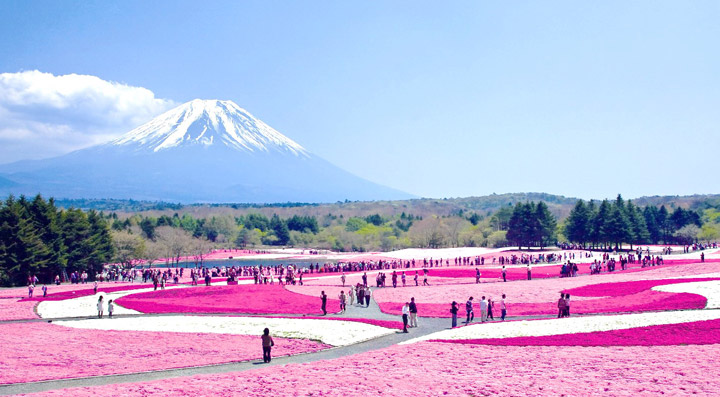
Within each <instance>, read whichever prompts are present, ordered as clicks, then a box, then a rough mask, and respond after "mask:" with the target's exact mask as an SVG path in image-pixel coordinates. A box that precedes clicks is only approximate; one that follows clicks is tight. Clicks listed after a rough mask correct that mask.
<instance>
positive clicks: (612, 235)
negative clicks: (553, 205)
mask: <svg viewBox="0 0 720 397" xmlns="http://www.w3.org/2000/svg"><path fill="white" fill-rule="evenodd" d="M702 226H703V220H702V216H701V215H700V214H699V213H698V212H696V211H693V210H686V209H683V208H681V207H677V208H675V209H674V210H673V211H672V212H670V211H668V209H667V208H666V207H665V206H664V205H662V206H660V208H658V207H656V206H653V205H648V206H646V207H644V208H641V207H638V206H636V205H635V204H633V202H632V201H631V200H627V201H625V200H623V198H622V196H621V195H618V196H617V199H616V200H614V201H608V200H603V201H602V202H600V204H599V205H598V204H596V203H595V202H594V201H592V200H590V201H589V202H587V203H586V202H585V201H583V200H578V201H577V203H576V204H575V206H574V207H573V209H572V211H570V215H569V216H568V218H567V219H566V221H565V232H564V234H565V237H566V238H567V240H568V241H569V242H572V243H575V244H579V245H582V246H586V245H589V246H591V247H611V246H613V245H614V246H615V247H616V248H617V247H619V245H620V244H622V243H629V244H659V243H663V244H692V243H693V242H696V241H697V240H698V239H704V238H705V237H710V238H712V235H704V234H703V233H702V229H701V227H702ZM705 230H710V229H708V228H706V229H705ZM715 238H717V237H715Z"/></svg>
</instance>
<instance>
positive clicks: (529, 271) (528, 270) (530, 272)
mask: <svg viewBox="0 0 720 397" xmlns="http://www.w3.org/2000/svg"><path fill="white" fill-rule="evenodd" d="M527 274H528V280H532V267H530V264H529V263H528V264H527Z"/></svg>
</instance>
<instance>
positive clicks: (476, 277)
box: [475, 267, 480, 284]
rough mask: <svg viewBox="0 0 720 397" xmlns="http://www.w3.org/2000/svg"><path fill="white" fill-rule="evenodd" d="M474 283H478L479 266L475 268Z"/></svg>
mask: <svg viewBox="0 0 720 397" xmlns="http://www.w3.org/2000/svg"><path fill="white" fill-rule="evenodd" d="M475 284H480V268H479V267H476V268H475Z"/></svg>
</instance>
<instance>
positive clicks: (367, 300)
mask: <svg viewBox="0 0 720 397" xmlns="http://www.w3.org/2000/svg"><path fill="white" fill-rule="evenodd" d="M370 295H372V292H371V291H370V287H365V307H370Z"/></svg>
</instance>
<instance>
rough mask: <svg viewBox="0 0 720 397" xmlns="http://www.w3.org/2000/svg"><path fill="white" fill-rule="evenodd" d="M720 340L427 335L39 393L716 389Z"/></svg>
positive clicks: (560, 392) (646, 391) (483, 392)
mask: <svg viewBox="0 0 720 397" xmlns="http://www.w3.org/2000/svg"><path fill="white" fill-rule="evenodd" d="M718 355H720V345H698V346H650V347H647V346H616V347H579V346H564V347H556V346H524V347H516V346H482V345H469V344H447V343H436V342H423V343H418V344H415V345H409V346H408V345H396V346H392V347H389V348H386V349H381V350H376V351H371V352H367V353H361V354H356V355H352V356H348V357H342V358H338V359H333V360H325V361H317V362H312V363H305V364H288V365H286V366H284V367H282V368H262V369H255V370H250V371H246V372H240V373H228V374H212V375H197V376H192V377H182V378H174V379H171V380H160V381H151V382H141V383H126V384H114V385H105V386H97V387H86V388H73V389H65V390H56V391H51V392H45V393H38V394H34V395H36V396H67V395H73V396H117V395H149V394H157V395H163V396H205V395H216V396H225V395H239V394H242V395H247V396H271V395H293V396H309V395H312V396H343V397H344V396H368V395H383V396H408V395H419V396H437V395H448V396H468V395H475V396H480V395H513V396H515V395H536V396H539V395H558V396H559V395H567V396H591V395H592V396H594V395H603V396H605V395H613V396H637V395H641V396H642V395H648V396H649V395H658V394H665V395H690V394H700V395H711V394H715V393H716V392H717V390H720V376H719V375H720V369H719V368H718V367H717V365H716V363H715V361H714V359H713V358H714V357H717V356H718Z"/></svg>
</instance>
